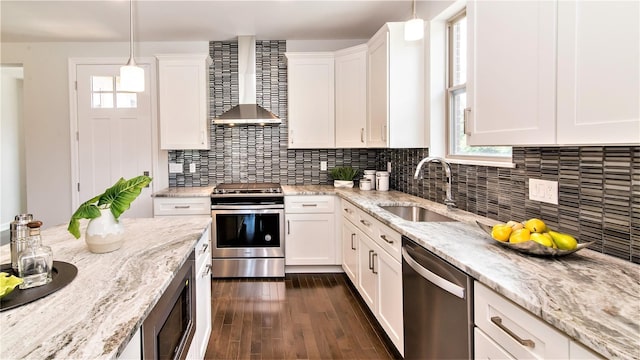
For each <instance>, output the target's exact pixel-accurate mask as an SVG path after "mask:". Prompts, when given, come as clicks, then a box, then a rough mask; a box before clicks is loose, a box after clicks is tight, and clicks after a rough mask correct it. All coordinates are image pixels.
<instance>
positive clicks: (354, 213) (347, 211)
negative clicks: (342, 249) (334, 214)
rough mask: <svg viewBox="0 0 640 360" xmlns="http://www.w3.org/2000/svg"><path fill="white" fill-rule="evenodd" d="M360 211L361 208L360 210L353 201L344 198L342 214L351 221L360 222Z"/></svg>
mask: <svg viewBox="0 0 640 360" xmlns="http://www.w3.org/2000/svg"><path fill="white" fill-rule="evenodd" d="M359 212H360V210H358V208H357V207H356V206H355V205H353V204H352V203H350V202H348V201H347V200H344V199H343V200H342V215H343V216H344V217H345V218H347V219H348V220H349V221H351V222H352V223H354V224H357V223H358V213H359Z"/></svg>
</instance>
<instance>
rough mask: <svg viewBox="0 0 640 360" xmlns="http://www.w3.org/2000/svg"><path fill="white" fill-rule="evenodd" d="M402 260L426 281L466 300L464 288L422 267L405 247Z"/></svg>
mask: <svg viewBox="0 0 640 360" xmlns="http://www.w3.org/2000/svg"><path fill="white" fill-rule="evenodd" d="M402 258H403V259H404V260H405V261H406V262H407V264H408V265H409V266H410V267H411V268H412V269H413V270H415V271H416V272H417V273H418V274H420V276H422V277H423V278H425V280H427V281H429V282H430V283H432V284H433V285H435V286H437V287H439V288H441V289H442V290H444V291H446V292H448V293H450V294H451V295H454V296H457V297H459V298H460V299H464V296H465V289H464V288H463V287H461V286H458V285H456V284H454V283H452V282H451V281H449V280H447V279H444V278H442V277H440V276H438V275H436V274H434V273H432V272H431V271H429V270H427V269H425V268H424V267H422V266H421V265H420V264H418V262H417V261H416V260H415V259H414V258H412V257H411V255H409V252H408V251H407V250H406V247H404V246H403V247H402Z"/></svg>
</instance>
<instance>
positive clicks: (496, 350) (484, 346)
mask: <svg viewBox="0 0 640 360" xmlns="http://www.w3.org/2000/svg"><path fill="white" fill-rule="evenodd" d="M473 355H474V356H473V358H474V359H476V360H491V359H509V360H515V359H514V357H513V356H511V354H509V353H508V352H507V351H506V350H505V349H503V348H501V347H500V345H498V344H496V342H495V341H493V340H492V339H491V338H490V337H488V336H487V334H485V333H483V332H482V330H480V329H478V328H477V327H474V328H473Z"/></svg>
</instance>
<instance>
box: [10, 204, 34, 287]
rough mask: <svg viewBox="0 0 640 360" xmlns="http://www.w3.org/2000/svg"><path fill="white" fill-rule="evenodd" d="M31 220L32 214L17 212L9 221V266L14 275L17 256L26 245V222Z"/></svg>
mask: <svg viewBox="0 0 640 360" xmlns="http://www.w3.org/2000/svg"><path fill="white" fill-rule="evenodd" d="M31 221H33V215H31V214H19V215H16V216H15V220H14V221H12V222H11V234H10V243H11V245H10V246H11V268H12V269H13V272H14V274H15V275H17V274H18V256H19V255H20V253H21V252H22V251H23V250H24V249H25V248H26V247H27V237H29V228H28V227H27V224H28V223H29V222H31Z"/></svg>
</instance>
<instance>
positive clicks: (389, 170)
mask: <svg viewBox="0 0 640 360" xmlns="http://www.w3.org/2000/svg"><path fill="white" fill-rule="evenodd" d="M387 171H388V172H389V174H391V161H387Z"/></svg>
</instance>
